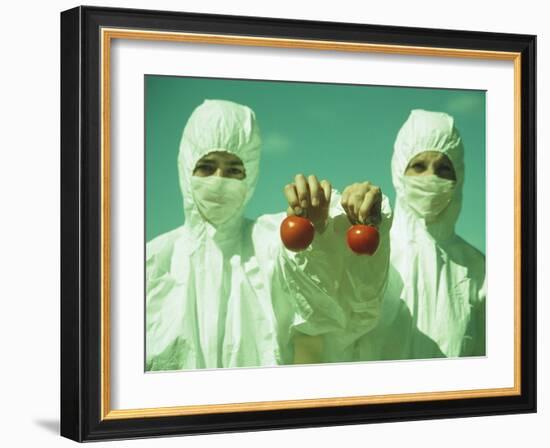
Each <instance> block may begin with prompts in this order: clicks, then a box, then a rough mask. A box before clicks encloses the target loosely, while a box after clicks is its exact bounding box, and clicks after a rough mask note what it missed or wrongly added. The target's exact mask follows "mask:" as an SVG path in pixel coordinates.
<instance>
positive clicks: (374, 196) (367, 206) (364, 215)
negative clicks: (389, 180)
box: [358, 187, 382, 224]
mask: <svg viewBox="0 0 550 448" xmlns="http://www.w3.org/2000/svg"><path fill="white" fill-rule="evenodd" d="M381 198H382V194H381V192H380V188H378V187H372V188H371V189H370V190H369V191H368V192H367V193H366V194H365V197H364V199H363V202H362V203H361V206H360V208H359V213H358V220H359V222H360V223H362V224H367V223H368V222H372V223H373V224H378V221H379V216H377V215H379V214H378V213H376V209H377V208H378V209H379V208H380V207H379V206H380V202H381Z"/></svg>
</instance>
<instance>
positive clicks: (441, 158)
mask: <svg viewBox="0 0 550 448" xmlns="http://www.w3.org/2000/svg"><path fill="white" fill-rule="evenodd" d="M410 162H439V163H442V162H444V163H451V160H450V159H449V157H447V155H445V154H443V153H442V152H439V151H424V152H421V153H420V154H417V155H416V156H414V157H413V158H412V159H411V160H410Z"/></svg>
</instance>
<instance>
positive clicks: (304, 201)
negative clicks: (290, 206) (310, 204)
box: [300, 199, 307, 208]
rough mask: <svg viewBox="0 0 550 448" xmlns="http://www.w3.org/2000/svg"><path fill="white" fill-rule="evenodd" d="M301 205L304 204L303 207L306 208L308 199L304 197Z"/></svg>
mask: <svg viewBox="0 0 550 448" xmlns="http://www.w3.org/2000/svg"><path fill="white" fill-rule="evenodd" d="M300 205H301V206H302V208H306V207H307V201H306V200H305V199H304V200H303V201H302V202H300Z"/></svg>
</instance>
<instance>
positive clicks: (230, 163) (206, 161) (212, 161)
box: [197, 159, 244, 166]
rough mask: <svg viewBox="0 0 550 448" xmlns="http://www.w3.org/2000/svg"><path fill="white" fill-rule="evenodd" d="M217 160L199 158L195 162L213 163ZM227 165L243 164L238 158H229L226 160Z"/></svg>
mask: <svg viewBox="0 0 550 448" xmlns="http://www.w3.org/2000/svg"><path fill="white" fill-rule="evenodd" d="M216 162H217V160H213V159H201V160H199V161H198V162H197V163H208V164H213V163H216ZM226 163H227V164H228V165H232V166H244V164H243V162H242V161H240V160H229V161H228V162H226Z"/></svg>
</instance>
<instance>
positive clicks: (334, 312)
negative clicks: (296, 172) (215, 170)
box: [146, 100, 389, 370]
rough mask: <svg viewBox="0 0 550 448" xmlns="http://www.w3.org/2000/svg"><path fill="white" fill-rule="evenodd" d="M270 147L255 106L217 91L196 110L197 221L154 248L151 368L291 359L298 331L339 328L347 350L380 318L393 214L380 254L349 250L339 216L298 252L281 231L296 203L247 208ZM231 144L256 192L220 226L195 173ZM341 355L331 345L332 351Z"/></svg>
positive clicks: (187, 142) (184, 178) (189, 148)
mask: <svg viewBox="0 0 550 448" xmlns="http://www.w3.org/2000/svg"><path fill="white" fill-rule="evenodd" d="M260 146H261V142H260V133H259V129H258V125H257V122H256V118H255V115H254V112H253V111H252V110H251V109H249V108H248V107H246V106H242V105H239V104H236V103H233V102H229V101H221V100H206V101H204V103H203V104H202V105H200V106H199V107H197V108H196V109H195V111H194V112H193V114H192V115H191V117H190V118H189V120H188V122H187V124H186V126H185V129H184V132H183V135H182V139H181V144H180V152H179V156H178V171H179V178H180V188H181V191H182V194H183V207H184V212H185V224H184V225H182V226H181V227H178V228H176V229H175V230H172V231H170V232H168V233H165V234H163V235H160V236H158V237H156V238H155V239H153V240H152V241H150V242H149V243H148V244H147V247H146V258H147V260H146V270H147V274H146V370H180V369H196V368H218V367H244V366H270V365H279V364H289V363H292V362H293V335H294V333H295V332H300V333H302V334H306V335H324V334H329V333H331V332H333V333H334V334H335V337H334V338H331V340H332V339H333V340H334V341H335V342H334V343H333V344H331V345H330V346H331V347H332V346H334V347H337V349H338V350H341V349H342V347H345V346H348V345H350V344H351V343H352V342H353V340H354V339H355V338H357V337H358V336H359V335H360V334H362V333H364V332H367V331H369V330H370V329H371V328H372V327H373V326H375V325H376V320H377V317H378V315H379V310H380V302H381V298H382V296H383V291H384V287H385V284H386V275H387V269H388V265H389V224H388V218H387V216H386V217H385V218H384V222H383V225H382V226H381V229H380V232H381V244H380V247H379V249H378V251H377V252H376V254H375V255H374V256H372V257H357V256H355V255H354V254H352V253H351V252H350V251H349V249H347V247H346V246H345V241H344V236H343V235H337V234H336V232H337V229H336V227H335V225H334V222H335V219H330V220H329V223H328V226H327V229H326V230H325V232H324V233H323V234H319V233H318V232H316V235H315V239H314V241H313V243H312V245H311V246H310V247H309V248H308V249H306V250H305V251H303V252H300V253H297V254H294V253H292V252H289V251H288V250H286V249H285V248H284V246H283V245H282V243H281V240H280V237H279V228H280V224H281V222H282V220H283V219H284V218H285V216H286V214H285V213H280V214H275V215H264V216H261V217H260V218H258V219H257V220H250V219H248V218H245V217H244V216H243V213H242V210H243V208H244V204H246V202H247V201H248V200H249V199H250V198H251V197H252V194H253V192H254V188H255V185H256V182H257V179H258V172H259V161H260ZM220 150H223V151H228V152H230V153H233V154H235V155H237V156H238V157H239V158H240V159H241V160H242V162H243V164H244V167H245V170H246V177H245V179H244V180H242V182H245V183H246V188H247V195H246V200H245V202H244V204H243V207H242V208H241V209H240V211H239V213H238V214H236V215H235V216H233V217H232V218H231V219H230V220H229V221H227V222H225V223H223V224H222V225H220V226H218V227H214V226H213V225H211V224H210V223H209V222H208V221H206V220H205V219H204V218H203V217H202V215H201V213H200V212H199V211H198V209H197V207H196V205H195V203H194V200H193V192H192V189H191V182H190V179H191V176H192V172H193V168H194V167H195V164H196V163H197V161H198V160H199V159H200V158H201V157H203V156H204V155H206V154H208V153H210V152H212V151H220ZM334 196H335V197H334V198H333V204H336V202H337V199H336V197H337V195H334ZM335 201H336V202H335ZM332 210H333V211H331V214H332V215H333V216H335V215H337V214H340V213H341V209H339V208H338V207H336V206H334V207H332ZM339 219H340V220H341V216H340V218H339ZM332 359H333V358H332V357H331V355H330V353H326V350H325V355H324V360H326V361H330V360H332Z"/></svg>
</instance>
